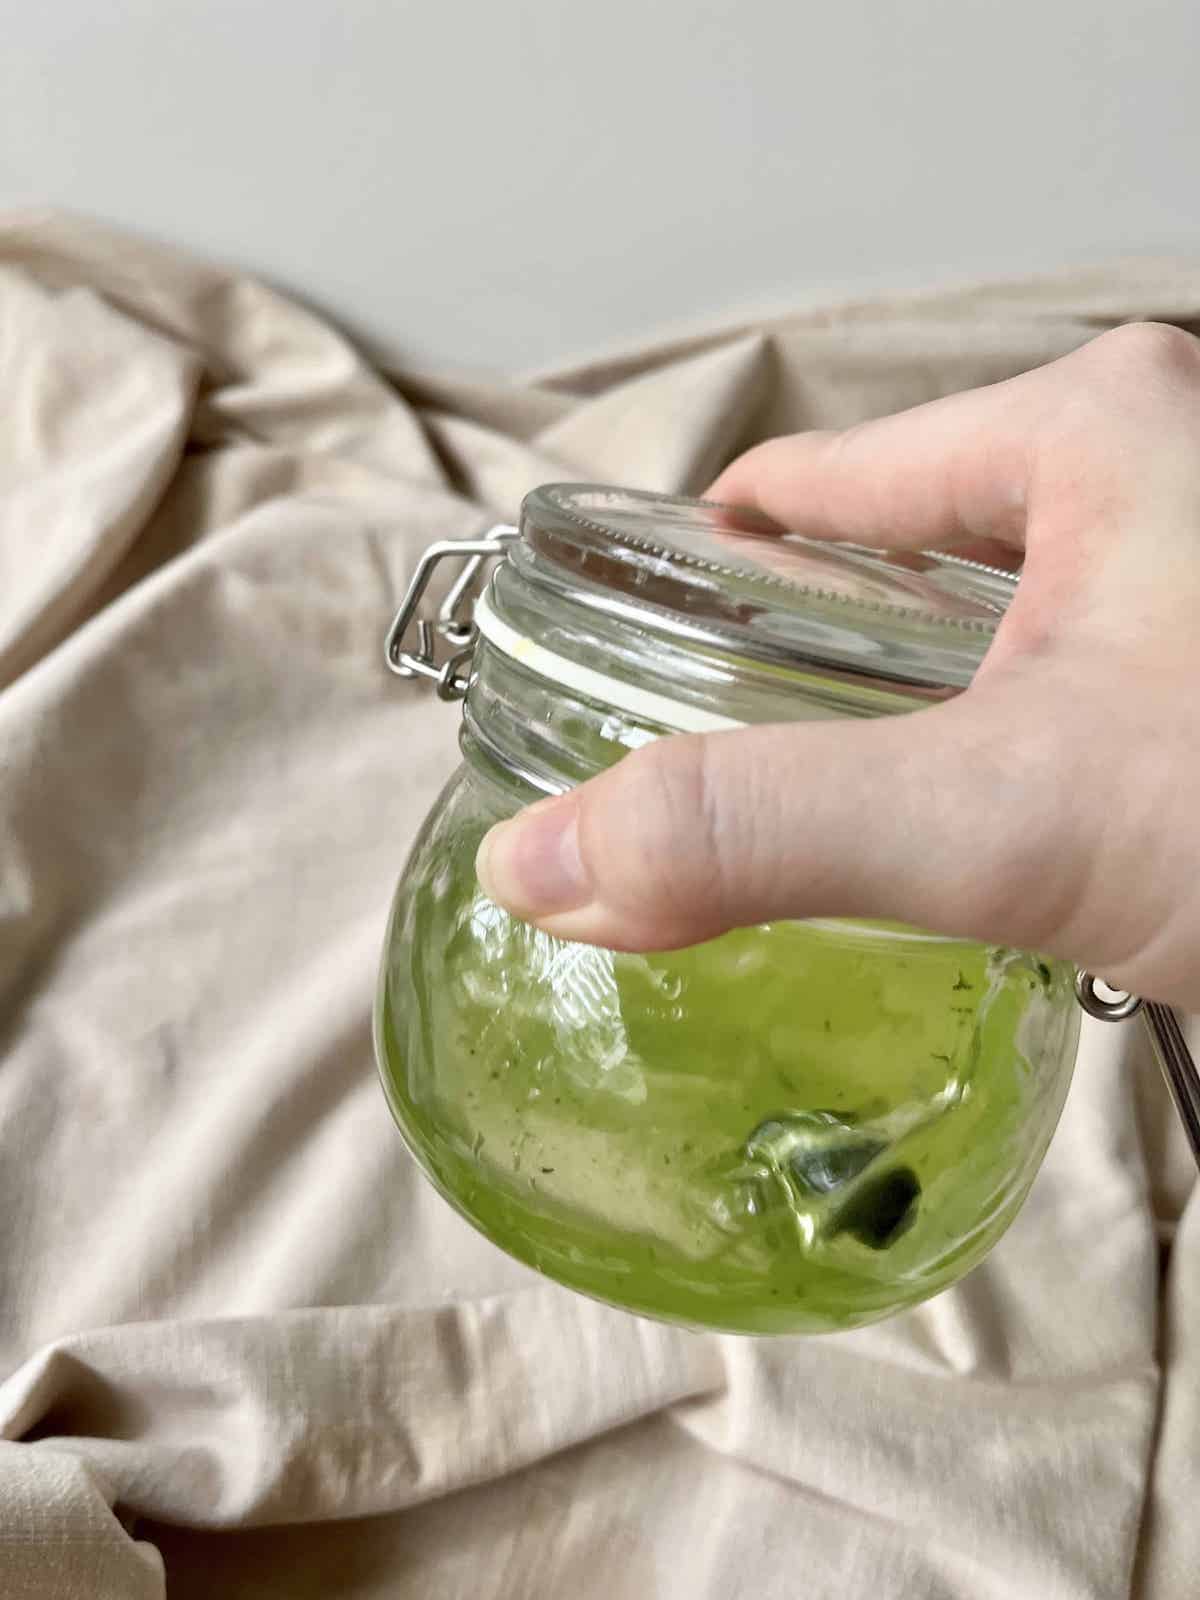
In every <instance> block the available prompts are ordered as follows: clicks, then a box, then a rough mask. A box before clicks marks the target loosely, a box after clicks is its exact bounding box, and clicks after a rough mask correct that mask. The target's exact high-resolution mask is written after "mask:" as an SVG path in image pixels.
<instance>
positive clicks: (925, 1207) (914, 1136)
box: [376, 485, 1079, 1333]
mask: <svg viewBox="0 0 1200 1600" xmlns="http://www.w3.org/2000/svg"><path fill="white" fill-rule="evenodd" d="M451 556H453V557H455V558H461V559H464V560H465V561H466V563H467V565H466V566H465V568H464V569H463V571H462V573H461V574H460V576H459V578H458V580H457V582H456V583H455V584H454V585H453V587H452V588H451V589H450V591H449V593H448V595H447V596H446V599H445V602H444V604H443V606H442V609H441V620H440V623H439V631H440V633H441V634H442V636H443V637H444V638H446V639H448V640H449V642H450V646H451V648H452V650H453V652H454V653H453V654H452V655H451V656H450V659H449V660H448V661H446V662H445V664H439V663H438V661H437V660H436V659H435V638H434V630H433V628H432V627H431V625H430V624H429V623H428V622H421V623H418V624H417V631H418V640H419V643H418V648H417V649H415V650H410V649H408V648H407V636H408V631H409V628H410V624H411V623H412V621H413V618H414V615H415V612H416V608H417V606H418V605H419V604H420V603H421V601H422V598H423V596H424V593H425V591H426V588H427V586H428V585H429V583H430V582H431V580H432V579H433V577H434V575H435V572H436V570H437V568H438V565H439V563H440V562H441V561H442V560H443V559H446V558H449V557H451ZM493 558H495V559H496V565H495V566H494V569H493V570H492V572H491V576H490V580H489V582H488V585H487V589H486V592H485V593H484V594H482V595H481V596H480V598H479V599H478V601H477V602H476V603H475V606H474V617H473V620H472V621H471V622H468V621H465V620H463V619H462V617H461V613H462V612H463V610H464V609H465V608H466V606H467V605H468V604H469V603H470V596H471V594H472V592H473V588H474V585H475V583H476V580H477V579H478V578H479V576H480V574H481V570H482V569H483V568H484V566H485V564H486V563H487V562H488V561H489V560H492V559H493ZM1014 584H1015V580H1014V579H1013V578H1012V577H1011V576H1010V575H1008V574H1006V573H1003V572H1000V571H998V570H995V569H992V568H988V567H983V566H980V565H978V564H974V563H970V562H965V561H959V560H955V559H953V558H950V557H946V556H937V555H924V554H913V553H891V554H884V553H880V552H873V551H868V550H865V549H861V548H858V547H852V546H848V545H829V544H821V543H814V542H811V541H807V540H805V539H802V538H800V537H797V536H794V535H783V534H781V533H780V531H779V530H778V529H777V528H776V527H775V526H774V525H773V524H770V523H768V522H766V521H765V520H762V519H758V518H755V517H754V516H752V515H750V514H748V513H745V512H742V511H735V510H732V509H730V508H723V507H716V506H713V505H710V504H705V503H703V502H698V501H688V500H681V499H669V498H666V497H662V496H655V495H648V494H641V493H636V492H633V491H627V490H619V489H612V488H604V487H595V486H589V485H548V486H545V487H543V488H541V489H538V490H536V491H535V492H534V493H533V494H531V495H530V496H529V497H528V498H527V499H526V501H525V504H524V506H523V508H522V514H521V525H520V528H519V529H511V528H506V529H500V530H496V532H494V533H493V534H492V535H490V536H489V537H487V538H485V539H483V540H479V541H474V542H471V543H467V544H454V545H442V546H435V547H434V548H433V550H431V551H430V552H429V553H428V554H427V556H426V558H425V561H424V562H423V563H422V565H421V568H420V569H419V571H418V574H417V577H416V579H415V580H414V584H413V586H412V588H411V589H410V593H409V596H408V597H407V600H406V602H405V607H404V608H403V609H402V611H401V614H400V616H398V618H397V621H396V624H395V625H394V627H393V631H392V635H391V636H390V638H389V643H388V655H389V661H390V663H391V665H392V666H393V668H394V669H395V670H397V671H398V672H400V673H401V674H402V675H404V676H410V677H421V676H424V677H427V678H431V679H433V680H435V681H436V683H437V686H438V689H439V691H440V692H441V694H442V695H443V697H445V698H458V697H462V696H465V701H464V715H463V727H462V736H461V742H462V749H463V756H464V761H463V765H462V766H461V767H460V769H459V771H458V772H457V773H456V774H455V776H454V777H453V778H452V780H451V781H450V783H449V785H448V786H447V788H446V789H445V791H444V793H443V794H442V796H441V798H440V799H439V801H438V802H437V804H436V806H435V807H434V809H433V811H432V813H431V814H430V816H429V818H428V820H427V822H426V824H425V826H424V828H423V830H422V832H421V834H420V836H419V838H418V839H417V841H416V844H415V846H414V848H413V851H412V854H411V857H410V859H409V861H408V865H407V867H406V868H405V871H404V874H403V876H402V878H401V880H400V885H399V889H398V891H397V894H396V899H395V903H394V907H393V911H392V916H391V921H390V925H389V928H388V933H387V940H386V948H385V953H384V959H383V965H382V973H381V980H380V987H379V997H378V1005H377V1013H376V1048H377V1054H378V1059H379V1065H380V1069H381V1073H382V1077H383V1083H384V1087H385V1090H386V1093H387V1098H388V1101H389V1104H390V1106H391V1109H392V1112H393V1114H394V1115H395V1118H396V1121H397V1122H398V1124H399V1126H400V1129H401V1132H402V1133H403V1135H404V1137H405V1139H406V1141H407V1142H408V1145H409V1148H410V1149H411V1150H412V1152H413V1154H414V1155H415V1156H416V1158H417V1160H418V1161H419V1162H420V1164H421V1165H422V1167H423V1168H424V1170H425V1171H426V1173H427V1174H428V1176H429V1177H430V1178H431V1179H432V1181H433V1182H434V1183H435V1184H436V1185H437V1187H438V1188H439V1189H440V1191H441V1192H442V1194H443V1195H444V1196H445V1197H446V1199H448V1200H449V1201H450V1203H451V1204H452V1205H453V1206H455V1207H456V1208H457V1209H458V1210H459V1211H460V1212H461V1213H462V1214H463V1215H464V1216H465V1217H466V1218H468V1220H469V1221H471V1222H472V1223H474V1225H475V1226H476V1227H477V1228H479V1229H480V1230H481V1231H482V1232H483V1233H484V1234H485V1235H486V1236H487V1237H488V1238H489V1239H491V1240H492V1241H493V1242H494V1243H496V1244H497V1245H499V1246H500V1247H501V1248H502V1249H505V1250H507V1251H509V1252H510V1253H511V1254H513V1255H514V1256H517V1257H518V1258H519V1259H521V1260H522V1261H524V1262H527V1263H528V1264H529V1265H530V1266H532V1267H535V1268H537V1269H539V1270H540V1271H542V1272H544V1273H546V1274H548V1275H549V1276H550V1277H552V1278H555V1279H557V1280H558V1281H560V1282H561V1283H564V1284H568V1285H570V1286H571V1287H572V1288H574V1289H577V1290H580V1291H582V1292H584V1293H587V1294H590V1295H594V1296H597V1297H599V1298H601V1299H604V1300H607V1301H610V1302H612V1303H614V1304H616V1305H620V1306H623V1307H626V1308H628V1309H629V1310H632V1311H636V1312H639V1313H642V1314H645V1315H650V1316H656V1317H664V1318H669V1319H672V1320H677V1321H681V1322H684V1323H689V1324H693V1325H702V1326H706V1327H713V1328H721V1329H726V1330H732V1331H740V1332H747V1333H796V1332H813V1333H817V1332H825V1331H829V1330H832V1329H839V1328H849V1327H853V1326H855V1325H858V1324H861V1323H865V1322H869V1321H872V1320H874V1319H876V1318H879V1317H883V1316H886V1315H888V1314H890V1313H892V1312H895V1311H897V1310H899V1309H901V1308H902V1307H905V1306H909V1305H912V1304H914V1303H916V1302H918V1301H920V1300H923V1299H925V1298H926V1297H928V1296H929V1295H932V1294H935V1293H936V1292H938V1291H939V1290H940V1289H943V1288H945V1287H946V1286H947V1285H949V1284H951V1283H953V1282H954V1281H955V1280H956V1279H958V1278H959V1277H961V1276H962V1275H963V1274H964V1273H965V1272H967V1271H968V1270H969V1269H970V1268H971V1267H972V1266H974V1265H975V1264H976V1263H977V1262H978V1261H979V1260H980V1259H981V1258H982V1257H983V1256H984V1255H985V1253H986V1252H987V1251H988V1250H989V1249H990V1248H991V1246H992V1245H993V1244H994V1243H995V1242H996V1240H997V1239H998V1238H999V1237H1000V1235H1001V1234H1002V1233H1003V1231H1004V1230H1005V1228H1006V1227H1007V1226H1008V1224H1009V1223H1010V1222H1011V1221H1012V1219H1013V1217H1014V1216H1015V1215H1016V1213H1017V1210H1018V1209H1019V1207H1020V1205H1021V1202H1022V1200H1023V1199H1024V1197H1025V1195H1026V1193H1027V1191H1028V1189H1029V1186H1030V1184H1031V1182H1032V1180H1033V1178H1034V1175H1035V1173H1036V1172H1037V1169H1038V1166H1039V1164H1040V1162H1041V1160H1042V1157H1043V1155H1044V1153H1045V1150H1046V1147H1047V1145H1048V1143H1049V1141H1050V1137H1051V1135H1052V1133H1053V1131H1054V1128H1055V1125H1056V1123H1057V1121H1058V1117H1059V1113H1060V1111H1061V1109H1062V1105H1063V1101H1064V1099H1065V1096H1066V1092H1067V1087H1068V1084H1069V1081H1070V1076H1071V1070H1072V1065H1073V1062H1074V1056H1075V1049H1076V1043H1077V1038H1078V1029H1079V1011H1078V1008H1077V1006H1076V1004H1075V973H1074V969H1073V968H1071V967H1069V966H1067V965H1065V964H1064V963H1062V962H1058V961H1050V960H1046V959H1043V958H1041V957H1039V956H1037V955H1033V954H1027V953H1022V952H1019V951H1013V950H1000V949H989V948H985V947H984V946H982V945H979V944H976V943H972V942H967V941H963V940H956V939H949V938H941V937H935V936H933V935H930V934H927V933H923V932H921V931H919V930H916V929H913V928H909V927H905V926H899V925H892V924H878V923H854V922H845V921H819V922H777V923H771V924H768V925H763V926H758V927H751V928H742V929H739V930H737V931H735V932H732V933H729V934H726V935H724V936H723V937H721V938H718V939H715V940H712V941H710V942H708V943H705V944H701V945H697V946H695V947H692V948H689V949H684V950H675V951H671V952H666V953H661V954H651V955H629V954H619V953H615V952H613V951H609V950H603V949H597V948H593V947H591V946H585V945H579V944H570V943H564V942H563V941H561V940H558V939H554V938H551V937H550V936H549V935H547V934H545V933H542V932H540V931H538V930H537V929H534V928H531V927H528V926H526V925H524V924H522V923H520V922H517V921H515V920H514V919H513V918H511V917H510V916H508V915H507V913H505V912H504V911H502V910H501V909H500V908H499V907H497V906H496V905H495V904H493V903H492V902H491V901H489V900H488V899H487V898H486V896H485V895H484V894H483V892H482V890H481V889H480V887H479V885H478V883H477V881H476V877H475V871H474V858H475V852H476V850H477V848H478V845H479V842H480V839H481V838H482V837H483V834H484V832H485V831H486V830H487V829H488V828H489V827H490V826H491V825H492V823H494V822H496V821H498V820H500V819H501V818H504V817H507V816H510V815H511V814H512V813H513V812H515V811H516V810H518V809H519V808H520V807H522V806H524V805H526V804H527V803H529V802H530V801H531V800H534V799H536V798H539V797H540V796H543V795H545V794H550V793H556V792H561V791H563V790H564V789H566V788H569V787H570V786H572V785H574V784H576V783H579V782H581V781H583V780H584V779H586V778H588V777H590V776H592V775H593V774H595V773H596V772H598V771H600V770H601V769H602V768H604V767H606V766H608V765H610V764H611V763H613V762H615V761H617V760H619V759H620V758H621V757H622V756H623V755H624V754H625V753H626V752H627V751H629V750H631V749H634V748H636V747H637V746H639V745H641V744H644V743H646V742H647V741H648V740H652V739H657V738H661V737H667V736H670V735H671V734H672V733H675V732H679V731H697V730H708V729H718V728H726V727H732V726H738V725H744V724H748V723H758V722H782V721H788V722H802V721H808V720H815V719H819V718H830V717H872V716H891V715H898V714H902V713H904V712H907V711H910V710H912V709H914V708H916V707H919V706H921V705H926V704H928V703H930V702H931V701H936V700H939V699H943V698H946V697H947V696H949V695H953V694H956V693H958V692H960V691H961V689H963V688H964V687H965V686H966V685H967V684H968V683H969V682H970V680H971V677H972V675H973V673H974V671H975V670H976V668H977V666H978V664H979V662H980V660H981V659H982V656H983V654H984V652H985V650H986V648H987V645H988V643H989V641H990V639H991V636H992V634H993V632H994V629H995V626H996V623H997V621H998V619H999V617H1000V616H1001V615H1002V614H1003V611H1004V608H1005V606H1006V605H1007V604H1008V601H1009V600H1010V598H1011V595H1012V592H1013V588H1014Z"/></svg>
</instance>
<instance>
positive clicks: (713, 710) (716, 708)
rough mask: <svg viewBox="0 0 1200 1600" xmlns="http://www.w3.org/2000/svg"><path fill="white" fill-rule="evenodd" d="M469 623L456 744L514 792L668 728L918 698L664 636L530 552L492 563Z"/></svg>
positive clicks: (609, 759)
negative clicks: (576, 588) (560, 576)
mask: <svg viewBox="0 0 1200 1600" xmlns="http://www.w3.org/2000/svg"><path fill="white" fill-rule="evenodd" d="M477 624H478V626H479V630H480V631H479V638H478V641H477V644H476V649H475V655H474V659H473V662H472V670H471V680H470V687H469V689H468V692H467V697H466V705H465V708H464V722H463V741H462V742H463V748H464V752H465V754H466V756H467V758H468V760H470V761H471V762H472V764H473V765H477V766H483V767H486V768H488V769H489V770H490V771H491V773H492V775H493V776H496V775H497V774H498V773H499V774H504V775H507V779H508V781H510V782H515V783H516V784H518V785H519V786H520V787H521V789H522V790H523V791H525V792H524V795H523V797H524V798H529V797H530V795H531V794H538V793H540V794H555V793H561V792H562V791H564V790H566V789H569V788H573V787H574V786H575V785H576V784H578V783H582V782H584V781H585V780H586V779H587V778H590V777H593V776H594V775H595V774H596V773H597V772H600V771H603V770H604V769H605V768H606V767H609V766H612V765H613V764H614V763H615V762H616V761H618V760H620V759H621V757H622V756H624V755H626V754H627V753H628V752H629V751H630V750H633V749H637V748H638V747H639V746H640V745H643V744H647V743H649V742H651V741H652V740H654V739H657V738H661V737H663V736H665V735H668V734H671V733H677V732H689V731H690V732H696V731H711V730H716V729H718V728H723V727H724V728H730V727H737V726H744V725H750V724H756V723H765V722H809V721H820V720H828V719H830V718H841V717H855V718H859V717H875V716H888V715H896V714H898V713H901V712H905V711H911V710H913V709H915V708H916V707H917V706H919V705H922V704H925V703H927V700H928V698H929V697H928V696H921V697H919V698H918V697H916V696H915V695H914V693H913V692H912V691H909V690H904V691H901V690H899V689H896V688H894V687H893V686H891V685H887V684H879V683H878V682H872V681H871V680H869V679H866V678H865V677H863V676H862V675H858V674H851V673H847V672H844V671H843V672H839V671H836V670H829V671H824V670H822V669H820V668H818V667H811V668H808V669H801V668H797V667H781V666H775V665H768V664H764V663H762V662H759V661H754V660H751V659H749V658H746V657H744V656H738V655H737V654H735V653H734V652H732V651H726V650H722V649H718V648H715V647H714V646H713V644H712V643H711V642H707V641H700V640H696V639H689V638H687V637H686V636H682V635H679V634H678V633H677V634H676V635H675V636H671V635H670V634H668V633H666V632H665V631H663V630H661V629H660V628H657V627H656V626H655V625H654V620H653V618H652V617H650V616H649V615H647V614H641V615H639V614H637V613H636V612H634V613H633V614H630V615H626V614H623V613H622V612H619V611H618V612H614V611H613V610H612V609H610V608H608V607H607V606H605V605H603V604H600V603H597V602H596V599H595V598H594V597H589V596H586V595H581V594H578V593H571V592H569V591H568V590H567V589H566V587H565V586H563V585H562V584H560V583H556V582H554V581H553V578H552V576H549V575H547V574H545V573H543V572H541V571H539V570H538V564H537V561H536V558H526V559H525V560H520V559H517V560H514V559H513V557H512V556H510V557H509V558H508V559H506V560H505V561H504V562H503V563H502V564H501V565H500V566H499V567H498V568H497V570H496V572H495V573H494V575H493V577H492V580H491V582H490V584H489V586H488V590H487V594H486V596H485V597H484V600H483V601H482V602H481V604H480V606H479V607H478V609H477Z"/></svg>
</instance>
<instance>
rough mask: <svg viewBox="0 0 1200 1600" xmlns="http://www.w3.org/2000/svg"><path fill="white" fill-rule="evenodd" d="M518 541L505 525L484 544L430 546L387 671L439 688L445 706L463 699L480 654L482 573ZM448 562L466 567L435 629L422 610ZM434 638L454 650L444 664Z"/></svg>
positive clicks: (394, 631)
mask: <svg viewBox="0 0 1200 1600" xmlns="http://www.w3.org/2000/svg"><path fill="white" fill-rule="evenodd" d="M518 536H519V533H518V530H517V529H516V528H514V527H513V526H512V525H511V524H510V523H507V522H503V523H500V524H498V525H497V526H496V527H494V528H491V529H489V530H488V532H487V533H486V534H484V536H483V537H482V538H480V539H443V540H441V541H440V542H439V543H438V544H431V545H430V546H429V549H428V550H426V552H425V554H424V555H423V556H422V557H421V559H420V561H419V562H418V563H417V570H416V571H415V572H414V573H413V575H412V581H411V583H410V584H409V586H408V588H407V590H406V591H405V595H404V599H403V600H402V601H401V602H400V609H399V611H397V612H396V615H395V616H394V617H393V619H392V625H391V627H390V628H389V629H388V634H387V641H386V643H385V645H384V656H385V659H386V661H387V664H388V667H389V668H390V670H391V671H392V672H394V673H395V674H396V676H397V677H399V678H427V679H428V680H429V681H430V682H432V683H433V684H435V685H436V687H437V692H438V695H439V697H440V698H441V699H442V700H461V699H462V697H463V696H464V695H465V694H466V692H467V685H468V684H469V682H470V679H469V678H467V677H466V676H465V675H464V672H463V669H464V668H465V667H466V665H467V663H468V662H469V661H470V659H471V656H472V654H473V653H474V650H475V625H474V623H473V622H472V620H471V616H470V607H471V606H473V604H474V601H475V586H476V582H477V579H478V577H479V573H480V571H481V569H482V567H483V565H484V563H485V562H486V561H489V560H492V559H494V558H495V557H497V556H502V555H503V554H504V552H505V550H506V549H507V548H508V546H509V545H510V544H511V543H512V542H513V540H514V539H516V538H517V537H518ZM448 560H456V561H461V562H462V563H463V569H462V571H461V572H460V573H459V574H458V576H457V578H455V580H454V582H453V584H452V585H451V587H450V590H449V592H448V594H447V595H446V598H445V599H444V600H443V601H442V603H441V605H440V607H439V608H438V614H437V619H436V621H435V622H432V623H431V622H430V621H428V619H427V618H425V617H418V616H417V608H418V607H419V606H420V604H421V601H422V600H423V599H424V597H425V591H426V589H427V588H428V587H429V582H430V579H431V578H432V577H433V573H434V569H435V568H436V567H437V566H438V564H439V562H442V561H448ZM414 623H415V625H416V631H417V637H416V646H417V647H416V649H415V650H410V649H408V648H407V646H406V640H407V638H408V634H409V631H410V629H411V628H412V627H413V625H414ZM435 634H436V635H437V637H438V638H441V639H444V640H445V641H446V643H447V644H448V645H450V646H451V648H452V654H451V655H449V656H448V657H447V658H446V659H445V660H444V661H439V660H438V658H437V642H436V639H435V637H434V636H435Z"/></svg>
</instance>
